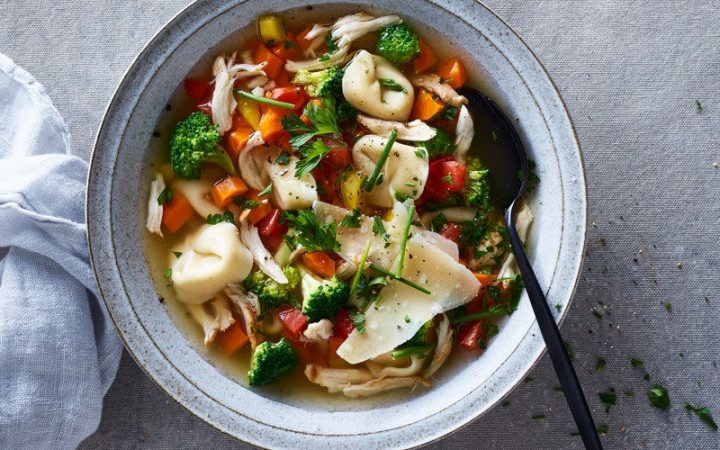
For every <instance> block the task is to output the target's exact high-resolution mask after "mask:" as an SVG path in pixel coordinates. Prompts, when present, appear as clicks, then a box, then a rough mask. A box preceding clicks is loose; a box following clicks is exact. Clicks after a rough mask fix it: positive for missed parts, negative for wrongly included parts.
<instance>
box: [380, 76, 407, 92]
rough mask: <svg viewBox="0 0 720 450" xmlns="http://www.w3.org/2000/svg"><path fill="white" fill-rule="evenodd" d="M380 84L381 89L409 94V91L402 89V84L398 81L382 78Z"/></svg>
mask: <svg viewBox="0 0 720 450" xmlns="http://www.w3.org/2000/svg"><path fill="white" fill-rule="evenodd" d="M378 82H379V83H380V87H384V88H385V89H388V90H391V91H397V92H403V93H405V94H407V89H405V88H404V87H402V86H401V85H400V83H398V82H397V81H395V80H393V79H390V78H380V79H379V80H378Z"/></svg>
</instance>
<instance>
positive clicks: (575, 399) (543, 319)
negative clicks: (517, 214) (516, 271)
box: [505, 203, 602, 450]
mask: <svg viewBox="0 0 720 450" xmlns="http://www.w3.org/2000/svg"><path fill="white" fill-rule="evenodd" d="M513 206H514V203H513V205H511V206H510V208H508V209H507V210H506V211H505V225H506V226H507V230H508V235H509V236H510V243H511V244H512V248H513V251H514V253H515V258H516V259H517V264H518V267H519V268H520V273H521V274H522V277H523V281H524V283H525V288H526V289H527V293H528V296H529V297H530V304H531V305H532V308H533V311H535V317H536V318H537V322H538V325H539V326H540V332H541V333H542V336H543V339H545V345H546V346H547V350H548V354H550V360H551V361H552V364H553V367H554V368H555V373H556V374H557V377H558V379H559V380H560V385H561V386H562V388H563V392H564V393H565V399H566V400H567V402H568V405H569V406H570V411H571V412H572V415H573V418H574V419H575V424H576V425H577V427H578V431H579V432H580V436H581V437H582V440H583V443H584V444H585V448H586V449H592V450H601V449H602V444H601V443H600V438H599V437H598V434H597V430H596V428H595V422H593V418H592V415H591V414H590V409H589V408H588V405H587V402H586V401H585V396H584V395H583V391H582V388H581V387H580V383H579V381H578V378H577V375H576V374H575V369H574V368H573V365H572V362H570V357H569V356H568V354H567V351H566V350H565V344H564V342H563V339H562V336H561V335H560V330H558V327H557V325H556V324H555V319H554V317H553V314H552V312H551V311H550V307H549V306H548V304H547V300H546V299H545V294H543V291H542V289H541V288H540V284H539V283H538V281H537V278H536V277H535V272H534V271H533V269H532V266H531V265H530V261H529V260H528V258H527V255H526V254H525V250H524V249H523V245H522V242H521V241H520V236H518V233H517V230H516V229H515V224H514V221H513V217H512V212H513V209H514V208H513Z"/></svg>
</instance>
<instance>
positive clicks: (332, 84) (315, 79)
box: [292, 66, 345, 98]
mask: <svg viewBox="0 0 720 450" xmlns="http://www.w3.org/2000/svg"><path fill="white" fill-rule="evenodd" d="M344 74H345V71H344V70H343V69H341V68H339V67H338V66H332V67H328V68H327V69H323V70H318V71H315V72H310V71H309V70H305V69H302V70H300V71H298V73H296V74H295V76H294V77H293V79H292V82H293V83H294V84H301V85H304V86H305V90H306V91H307V93H308V94H310V95H311V96H313V97H333V98H334V97H337V96H342V79H343V75H344Z"/></svg>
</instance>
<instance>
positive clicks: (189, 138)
mask: <svg viewBox="0 0 720 450" xmlns="http://www.w3.org/2000/svg"><path fill="white" fill-rule="evenodd" d="M220 139H221V136H220V132H219V131H218V129H217V126H216V125H214V124H213V123H212V120H211V119H210V117H209V116H208V115H207V114H205V113H202V112H199V111H196V112H194V113H192V114H190V115H189V116H188V117H187V118H186V119H185V120H182V121H180V122H179V123H178V124H177V126H175V130H174V131H173V134H172V137H171V138H170V163H171V164H172V170H173V172H175V175H177V176H179V177H181V178H188V179H197V178H200V168H201V167H202V165H203V163H205V162H211V163H215V164H217V165H219V166H221V167H222V168H223V169H225V170H226V171H227V172H229V173H231V174H233V175H235V167H234V166H233V163H232V161H231V160H230V157H229V156H228V154H227V153H225V150H224V149H223V148H222V147H221V146H220V145H219V144H220Z"/></svg>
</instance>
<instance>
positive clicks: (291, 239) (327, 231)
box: [281, 209, 340, 251]
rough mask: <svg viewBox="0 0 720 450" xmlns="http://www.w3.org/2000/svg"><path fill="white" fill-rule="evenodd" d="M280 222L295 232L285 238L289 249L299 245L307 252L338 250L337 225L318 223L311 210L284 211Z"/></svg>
mask: <svg viewBox="0 0 720 450" xmlns="http://www.w3.org/2000/svg"><path fill="white" fill-rule="evenodd" d="M281 220H282V222H283V223H286V224H287V225H288V226H289V227H290V228H293V229H294V230H295V231H296V232H297V233H296V234H295V235H294V236H290V235H286V236H285V242H287V244H288V246H289V247H290V248H295V247H296V245H297V244H300V245H302V246H303V247H305V248H306V249H307V250H309V251H320V250H332V251H338V250H340V243H339V242H338V241H337V240H336V233H337V225H335V223H334V222H330V223H325V224H322V223H320V220H319V219H318V218H317V216H316V215H315V214H314V213H313V212H312V210H309V209H300V210H298V211H284V212H283V213H282V216H281Z"/></svg>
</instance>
